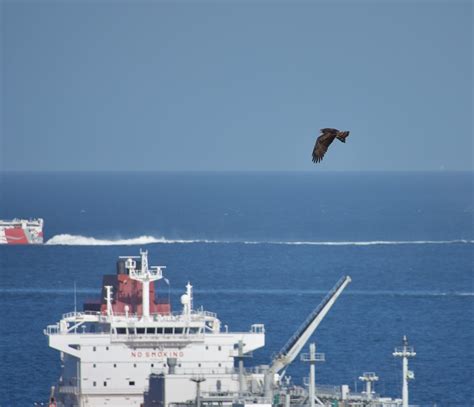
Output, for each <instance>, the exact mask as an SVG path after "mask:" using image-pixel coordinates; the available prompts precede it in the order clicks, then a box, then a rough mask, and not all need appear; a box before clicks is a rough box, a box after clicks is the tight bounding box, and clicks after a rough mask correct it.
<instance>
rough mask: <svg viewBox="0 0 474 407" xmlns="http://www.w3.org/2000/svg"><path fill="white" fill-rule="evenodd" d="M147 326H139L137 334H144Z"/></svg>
mask: <svg viewBox="0 0 474 407" xmlns="http://www.w3.org/2000/svg"><path fill="white" fill-rule="evenodd" d="M144 333H145V328H137V334H144Z"/></svg>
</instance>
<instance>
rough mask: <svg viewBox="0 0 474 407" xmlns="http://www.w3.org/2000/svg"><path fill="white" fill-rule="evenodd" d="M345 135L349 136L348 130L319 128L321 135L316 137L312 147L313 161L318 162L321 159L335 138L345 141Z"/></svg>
mask: <svg viewBox="0 0 474 407" xmlns="http://www.w3.org/2000/svg"><path fill="white" fill-rule="evenodd" d="M347 136H349V132H348V131H339V130H337V129H321V135H320V136H319V137H318V138H317V140H316V144H315V145H314V149H313V163H319V162H320V161H321V160H322V159H323V157H324V154H326V151H328V147H329V146H330V145H331V143H332V142H333V141H334V139H335V138H337V139H338V140H339V141H342V142H343V143H345V142H346V137H347Z"/></svg>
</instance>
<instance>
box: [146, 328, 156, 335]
mask: <svg viewBox="0 0 474 407" xmlns="http://www.w3.org/2000/svg"><path fill="white" fill-rule="evenodd" d="M146 333H147V334H152V335H154V334H155V328H147V329H146Z"/></svg>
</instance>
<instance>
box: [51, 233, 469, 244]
mask: <svg viewBox="0 0 474 407" xmlns="http://www.w3.org/2000/svg"><path fill="white" fill-rule="evenodd" d="M191 243H213V244H249V245H295V246H377V245H417V244H418V245H419V244H422V245H423V244H424V245H428V244H437V245H441V244H456V243H457V244H473V243H474V240H465V239H458V240H370V241H326V242H324V241H271V240H269V241H245V240H207V239H167V238H165V237H155V236H139V237H133V238H129V239H123V238H117V239H100V238H95V237H88V236H81V235H70V234H61V235H56V236H53V237H52V238H51V239H49V240H48V241H47V242H46V244H47V245H56V246H133V245H148V244H191Z"/></svg>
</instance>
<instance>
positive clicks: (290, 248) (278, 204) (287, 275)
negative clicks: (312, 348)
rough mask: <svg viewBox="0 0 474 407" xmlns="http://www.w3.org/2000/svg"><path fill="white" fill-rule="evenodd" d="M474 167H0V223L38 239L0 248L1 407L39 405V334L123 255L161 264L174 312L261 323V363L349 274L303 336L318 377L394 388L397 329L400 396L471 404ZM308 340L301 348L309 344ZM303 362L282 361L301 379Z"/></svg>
mask: <svg viewBox="0 0 474 407" xmlns="http://www.w3.org/2000/svg"><path fill="white" fill-rule="evenodd" d="M473 181H474V176H473V173H472V172H444V171H440V172H412V173H410V172H406V173H377V172H360V173H359V172H317V171H314V172H295V173H290V172H286V173H283V172H282V173H278V172H268V173H265V172H255V173H252V172H248V173H246V172H242V173H238V172H228V173H204V172H202V173H192V172H155V173H154V172H147V173H146V172H142V173H140V172H134V173H119V172H109V173H107V172H99V173H92V172H90V173H34V172H31V173H24V172H22V173H6V172H3V173H1V174H0V219H5V218H7V219H8V218H13V217H42V218H44V219H45V228H44V231H45V244H44V245H40V246H5V245H3V246H1V247H0V309H1V312H0V334H1V335H0V357H1V358H0V364H1V368H0V406H1V407H11V406H13V407H19V406H21V407H24V406H33V405H34V403H41V402H46V401H47V398H48V395H49V391H50V387H51V386H52V385H54V384H55V382H56V381H57V379H58V378H59V375H60V359H59V353H58V352H57V351H55V350H53V349H50V348H49V347H48V341H47V337H46V336H45V335H44V334H43V329H44V328H45V327H46V326H47V325H48V324H54V323H56V322H57V321H58V320H59V319H60V318H61V315H62V314H63V313H66V312H69V311H72V310H74V308H75V307H76V308H77V309H81V306H82V303H83V302H84V301H85V300H86V299H89V298H94V297H99V294H100V289H101V281H102V275H103V274H107V273H109V274H110V273H114V272H115V261H116V259H117V257H118V256H120V255H137V254H139V251H140V249H143V250H147V251H148V253H149V259H150V263H151V264H155V265H164V266H166V269H165V275H166V277H167V278H168V279H169V281H170V285H169V286H167V285H166V284H164V283H163V282H160V283H159V284H158V293H159V295H163V296H165V295H169V296H170V297H171V301H172V304H173V308H174V309H175V310H179V309H180V304H179V298H180V296H181V294H182V293H184V290H185V285H186V283H187V282H188V281H190V282H191V284H192V285H193V287H194V290H195V291H194V294H195V295H194V297H195V298H194V300H195V301H194V302H195V306H196V307H198V306H199V307H200V306H203V307H204V309H206V310H209V311H213V312H216V313H217V314H218V316H219V318H220V319H221V321H222V324H223V325H227V326H228V328H229V330H235V331H247V330H249V329H250V325H251V324H254V323H263V324H265V329H266V346H265V347H264V348H262V349H260V350H258V351H256V352H254V354H253V358H249V359H246V361H245V363H246V365H248V366H251V365H254V364H255V365H256V364H268V363H270V362H271V359H272V356H273V355H274V354H275V353H276V352H278V351H279V350H280V348H281V347H282V346H283V345H284V344H285V342H286V341H287V340H288V338H289V337H290V336H291V335H292V334H293V332H294V331H295V330H296V329H297V328H298V326H299V325H300V324H301V323H302V322H303V321H304V319H305V318H306V316H307V315H308V314H309V313H310V312H311V311H312V310H313V309H314V308H315V307H316V306H317V305H318V303H319V302H320V301H321V300H322V298H323V297H324V296H325V294H326V293H327V292H328V291H329V290H330V289H331V288H332V287H333V286H334V284H335V283H336V282H337V281H338V280H339V279H340V278H341V277H342V276H345V275H349V276H351V278H352V282H351V284H350V285H349V286H348V287H347V289H346V290H345V291H344V292H343V293H342V295H341V296H340V297H339V299H338V301H337V302H336V303H335V305H334V306H333V308H332V309H331V310H330V311H329V313H328V314H327V316H326V317H325V319H324V320H323V321H322V323H321V324H320V326H319V327H318V328H317V330H316V332H315V333H314V335H313V336H312V337H311V338H310V340H309V342H308V343H310V342H314V343H316V347H317V351H318V352H323V353H324V354H325V359H326V360H325V362H324V363H318V364H317V366H316V382H317V383H318V384H325V385H341V384H348V385H349V386H350V387H351V389H352V390H353V391H356V390H357V391H361V390H362V386H363V384H362V382H361V381H359V380H358V378H359V376H361V375H362V374H363V373H364V372H375V373H376V374H377V375H378V376H379V381H378V382H377V383H376V384H375V390H376V391H377V392H378V393H380V394H383V395H386V396H390V397H401V386H402V366H401V360H400V358H395V357H394V356H393V355H392V352H393V351H394V348H395V347H397V346H401V344H402V338H403V336H404V335H406V336H407V338H408V341H409V344H410V345H413V346H414V348H415V351H416V357H414V358H411V359H410V361H409V368H410V370H412V371H413V372H414V374H415V379H414V380H412V381H410V404H414V405H418V406H437V407H444V406H446V407H447V406H473V405H474V401H473V400H474V398H473V393H474V288H473V264H474V262H473V260H474V256H473V255H474V230H473V214H474V202H473V185H474V182H473ZM307 348H308V346H306V347H305V351H306V352H307ZM308 371H309V366H308V365H306V364H304V363H302V362H300V361H299V358H298V359H296V360H295V361H294V362H293V364H292V365H291V366H290V367H289V368H288V369H287V371H286V375H288V376H291V380H292V381H293V382H295V383H300V384H302V382H303V378H304V377H305V376H307V375H308Z"/></svg>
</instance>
